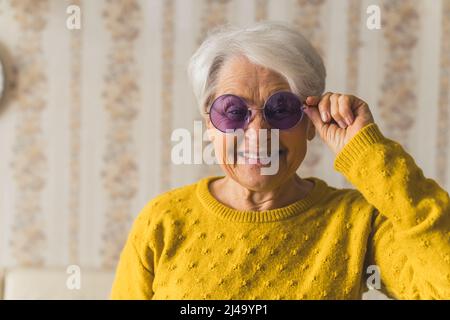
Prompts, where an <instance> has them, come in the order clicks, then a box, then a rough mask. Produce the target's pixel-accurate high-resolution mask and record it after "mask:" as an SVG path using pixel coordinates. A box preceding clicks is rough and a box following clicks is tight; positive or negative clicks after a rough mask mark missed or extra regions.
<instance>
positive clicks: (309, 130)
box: [306, 118, 316, 141]
mask: <svg viewBox="0 0 450 320" xmlns="http://www.w3.org/2000/svg"><path fill="white" fill-rule="evenodd" d="M315 136H316V127H314V124H313V123H312V121H311V119H309V118H308V123H307V124H306V138H307V139H308V140H309V141H311V140H312V139H314V137H315Z"/></svg>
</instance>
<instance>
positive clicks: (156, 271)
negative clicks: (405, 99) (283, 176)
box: [111, 124, 450, 299]
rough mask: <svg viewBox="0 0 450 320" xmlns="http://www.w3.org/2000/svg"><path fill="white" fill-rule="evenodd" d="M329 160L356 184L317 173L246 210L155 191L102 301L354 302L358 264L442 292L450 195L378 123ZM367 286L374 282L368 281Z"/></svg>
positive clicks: (200, 195) (193, 193)
mask: <svg viewBox="0 0 450 320" xmlns="http://www.w3.org/2000/svg"><path fill="white" fill-rule="evenodd" d="M334 167H335V169H336V170H337V171H339V172H341V173H342V174H343V175H344V176H345V177H346V178H347V179H348V181H350V182H351V183H352V184H353V185H354V186H355V187H356V188H357V190H354V189H336V188H333V187H330V186H328V185H327V184H326V183H325V182H324V181H322V180H320V179H318V178H313V177H311V178H308V179H309V180H310V181H313V182H314V183H315V186H314V188H313V190H312V191H311V192H310V193H309V194H308V195H307V197H306V198H304V199H302V200H300V201H297V202H295V203H293V204H291V205H289V206H287V207H283V208H279V209H274V210H268V211H260V212H256V211H255V212H251V211H238V210H234V209H231V208H229V207H226V206H225V205H223V204H221V203H220V202H218V201H217V200H216V199H215V198H214V197H213V196H212V195H211V193H210V192H209V190H208V183H209V182H210V181H212V180H213V179H217V178H218V177H209V178H205V179H202V180H200V181H199V182H197V183H195V184H192V185H188V186H185V187H182V188H179V189H175V190H172V191H170V192H167V193H164V194H162V195H160V196H158V197H156V198H155V199H153V200H152V201H150V202H149V203H148V204H147V205H146V206H145V208H144V209H143V210H142V212H141V213H140V214H139V216H138V217H137V219H136V220H135V222H134V224H133V227H132V230H131V232H130V234H129V237H128V240H127V242H126V245H125V247H124V249H123V251H122V254H121V257H120V262H119V264H118V267H117V272H116V277H115V281H114V284H113V288H112V292H111V297H112V298H113V299H359V298H360V297H361V292H362V291H365V290H366V279H367V278H368V277H369V276H370V275H373V273H372V270H373V269H369V270H370V272H369V273H367V267H368V266H369V265H377V266H378V268H379V271H380V276H381V282H382V285H383V288H382V289H383V290H384V292H386V293H387V294H388V295H389V296H391V297H394V298H402V299H405V298H406V299H415V298H421V299H424V298H425V299H428V298H447V299H449V298H450V199H449V195H448V193H447V192H446V191H444V190H443V189H442V188H441V187H440V186H439V185H438V184H437V183H436V182H435V181H433V180H431V179H427V178H425V177H424V176H423V173H422V170H421V169H420V168H418V167H417V165H416V164H415V162H414V160H413V159H412V158H411V156H410V155H409V154H407V153H406V152H405V151H404V149H403V148H402V147H401V146H400V145H399V144H398V143H396V142H394V141H392V140H390V139H387V138H386V137H384V136H383V135H382V134H381V132H380V131H379V129H378V127H377V125H375V124H370V125H368V126H366V127H364V128H363V129H362V130H361V131H360V132H359V133H358V134H357V135H356V136H354V137H353V138H352V140H351V141H350V142H349V143H348V144H347V145H346V146H345V147H344V149H343V150H342V151H341V152H340V153H339V154H338V156H337V158H336V160H335V164H334ZM375 283H376V282H375Z"/></svg>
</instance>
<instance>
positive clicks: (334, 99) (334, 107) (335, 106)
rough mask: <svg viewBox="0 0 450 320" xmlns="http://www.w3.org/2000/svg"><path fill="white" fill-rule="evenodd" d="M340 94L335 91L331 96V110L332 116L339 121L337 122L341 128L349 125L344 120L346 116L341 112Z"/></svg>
mask: <svg viewBox="0 0 450 320" xmlns="http://www.w3.org/2000/svg"><path fill="white" fill-rule="evenodd" d="M339 96H340V95H339V94H337V93H334V94H332V95H331V96H330V103H331V105H330V110H331V116H332V117H333V119H334V120H335V121H336V122H337V124H338V125H339V127H341V128H346V127H347V125H346V124H345V122H344V118H343V117H342V116H341V114H340V113H339V103H338V99H339Z"/></svg>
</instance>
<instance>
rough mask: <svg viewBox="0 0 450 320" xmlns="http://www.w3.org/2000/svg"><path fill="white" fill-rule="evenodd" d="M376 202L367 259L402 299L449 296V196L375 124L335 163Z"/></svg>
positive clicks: (390, 290) (385, 288)
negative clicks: (376, 267)
mask: <svg viewBox="0 0 450 320" xmlns="http://www.w3.org/2000/svg"><path fill="white" fill-rule="evenodd" d="M334 166H335V169H336V170H337V171H339V172H341V173H342V174H343V175H344V176H345V177H346V178H347V179H348V180H349V181H350V182H351V183H352V184H353V185H354V186H355V187H356V188H357V189H358V190H359V191H360V192H361V193H362V195H363V196H364V198H365V199H366V200H367V202H369V203H370V204H371V205H373V206H374V208H375V209H374V214H375V215H374V220H373V229H372V234H371V237H370V239H369V242H368V250H367V256H366V261H368V263H369V264H374V265H376V266H378V268H379V271H380V276H381V282H382V286H383V288H382V291H384V292H385V293H386V294H388V295H389V296H391V297H393V298H397V299H449V298H450V198H449V194H448V193H447V192H446V191H445V190H443V189H442V188H441V187H440V186H439V185H438V184H437V183H436V182H435V181H434V180H432V179H428V178H426V177H424V175H423V172H422V170H421V169H420V168H419V167H418V166H417V165H416V163H415V162H414V159H413V158H412V157H411V156H410V155H409V154H408V153H407V152H406V151H405V150H404V149H403V148H402V147H401V146H400V145H399V144H398V143H396V142H395V141H392V140H390V139H388V138H386V137H384V136H383V135H382V133H381V132H380V130H379V128H378V126H377V125H376V124H369V125H367V126H366V127H364V128H363V129H362V130H361V131H360V132H358V133H357V134H356V135H355V136H354V137H353V138H352V139H351V140H350V141H349V142H348V143H347V145H346V146H345V147H344V148H343V150H342V151H341V152H340V153H339V154H338V156H337V157H336V159H335V163H334Z"/></svg>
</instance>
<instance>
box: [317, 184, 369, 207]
mask: <svg viewBox="0 0 450 320" xmlns="http://www.w3.org/2000/svg"><path fill="white" fill-rule="evenodd" d="M311 179H312V180H314V181H316V183H319V184H321V185H322V187H323V192H322V196H321V200H320V203H321V204H322V205H324V206H326V207H328V208H340V209H342V211H344V212H348V213H350V212H361V211H363V212H367V213H368V214H372V213H373V211H374V207H373V206H372V205H371V204H370V203H369V202H368V201H367V200H366V199H365V198H364V196H363V194H362V193H361V192H360V191H358V190H357V189H355V188H338V187H334V186H330V185H328V184H327V182H325V181H324V180H322V179H319V178H315V177H313V178H311Z"/></svg>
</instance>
